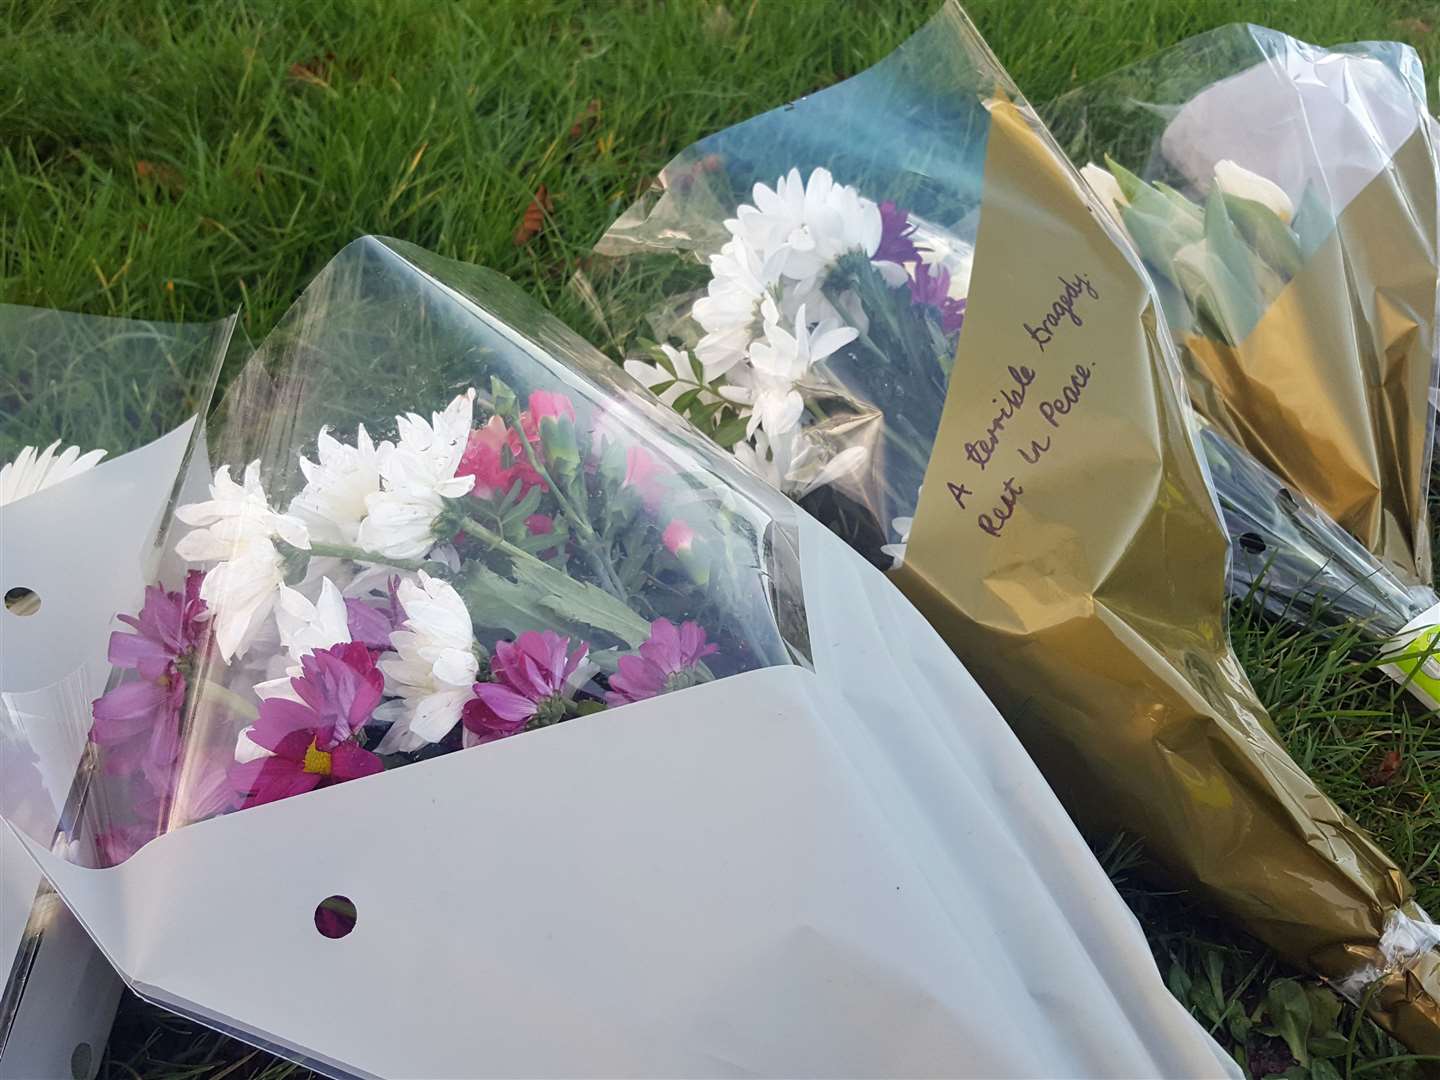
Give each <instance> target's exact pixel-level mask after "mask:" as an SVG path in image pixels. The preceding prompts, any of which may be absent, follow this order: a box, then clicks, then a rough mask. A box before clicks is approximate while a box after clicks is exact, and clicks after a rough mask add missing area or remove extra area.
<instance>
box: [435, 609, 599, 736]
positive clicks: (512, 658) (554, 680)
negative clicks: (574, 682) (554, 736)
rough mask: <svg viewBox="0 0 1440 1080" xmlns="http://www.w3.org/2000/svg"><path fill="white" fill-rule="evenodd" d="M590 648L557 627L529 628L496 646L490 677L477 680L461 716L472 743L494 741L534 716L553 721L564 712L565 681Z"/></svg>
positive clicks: (558, 718) (541, 721)
mask: <svg viewBox="0 0 1440 1080" xmlns="http://www.w3.org/2000/svg"><path fill="white" fill-rule="evenodd" d="M589 652H590V646H589V645H585V644H581V645H580V646H579V647H577V648H576V649H575V650H574V651H573V652H571V651H570V639H569V638H568V637H561V636H560V635H559V634H557V633H555V632H554V631H553V630H546V631H545V632H544V633H538V632H536V631H534V630H527V631H526V632H525V633H523V634H521V635H520V636H519V637H518V638H516V639H515V640H514V641H513V642H510V641H502V642H499V643H498V644H497V645H496V646H495V655H494V657H492V658H491V661H490V677H491V679H492V680H493V681H492V682H482V683H476V684H475V697H474V698H473V699H471V700H470V701H468V702H466V704H465V708H464V710H463V711H462V712H461V714H460V718H461V720H462V722H463V723H464V725H465V730H466V731H467V732H469V734H470V735H471V736H473V743H485V742H493V741H494V740H495V739H503V738H504V737H505V736H507V735H514V734H515V733H516V732H518V731H522V730H524V728H525V725H526V724H528V723H529V722H530V721H531V720H535V719H538V720H539V721H540V723H541V724H553V723H555V722H556V721H557V720H563V719H564V718H565V709H566V703H567V700H568V697H567V693H566V690H567V683H568V682H569V680H570V676H571V675H573V674H575V671H576V669H577V668H579V667H580V664H581V662H582V661H583V660H584V659H585V657H586V655H587V654H588V653H589Z"/></svg>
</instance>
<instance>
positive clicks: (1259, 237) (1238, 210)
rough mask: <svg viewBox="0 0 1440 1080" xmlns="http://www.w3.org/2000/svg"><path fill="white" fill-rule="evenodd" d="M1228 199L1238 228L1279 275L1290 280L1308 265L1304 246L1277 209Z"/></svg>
mask: <svg viewBox="0 0 1440 1080" xmlns="http://www.w3.org/2000/svg"><path fill="white" fill-rule="evenodd" d="M1224 199H1225V209H1226V210H1227V211H1228V212H1229V215H1230V220H1231V221H1232V222H1233V223H1234V225H1235V228H1236V229H1238V230H1239V232H1240V235H1241V236H1243V237H1244V238H1245V239H1246V241H1248V242H1249V244H1250V246H1251V247H1253V248H1254V249H1255V251H1256V253H1257V254H1258V255H1259V256H1260V257H1261V258H1262V259H1264V260H1265V262H1266V263H1268V264H1269V265H1270V266H1271V267H1272V268H1273V269H1274V270H1275V272H1276V273H1278V274H1279V275H1280V276H1281V277H1283V278H1284V279H1285V280H1286V281H1289V280H1290V279H1291V278H1292V277H1294V276H1295V275H1296V274H1298V273H1299V272H1300V267H1301V266H1302V265H1303V264H1304V262H1305V258H1304V256H1303V255H1301V254H1300V245H1299V243H1298V242H1296V240H1295V234H1294V233H1292V232H1291V231H1290V227H1289V226H1288V225H1286V224H1285V223H1284V222H1283V221H1281V220H1280V219H1279V218H1278V217H1276V216H1275V212H1274V211H1273V210H1271V209H1270V208H1269V207H1268V206H1266V205H1264V204H1263V203H1258V202H1256V201H1255V200H1254V199H1242V198H1240V197H1239V196H1238V195H1225V196H1224Z"/></svg>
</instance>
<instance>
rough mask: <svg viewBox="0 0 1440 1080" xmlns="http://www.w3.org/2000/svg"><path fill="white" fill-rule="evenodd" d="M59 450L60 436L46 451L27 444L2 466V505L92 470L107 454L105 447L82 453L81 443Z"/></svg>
mask: <svg viewBox="0 0 1440 1080" xmlns="http://www.w3.org/2000/svg"><path fill="white" fill-rule="evenodd" d="M59 449H60V440H59V439H56V440H55V441H54V442H53V443H51V444H50V445H49V446H47V447H46V448H45V449H44V450H37V449H36V448H35V447H33V446H27V447H24V448H23V449H22V450H21V451H20V454H19V456H17V457H16V458H15V460H14V461H11V462H7V463H6V464H5V465H4V466H3V467H0V506H5V505H7V504H9V503H13V502H15V501H16V500H17V499H23V498H24V497H25V496H26V495H34V494H35V492H37V491H43V490H44V489H45V488H48V487H53V486H54V485H56V484H58V483H60V482H61V481H62V480H69V479H70V478H71V477H72V476H79V475H80V474H81V473H83V472H88V471H90V470H91V469H93V468H94V467H95V466H96V465H97V464H98V463H99V461H100V459H101V458H103V457H104V456H105V451H104V450H91V451H90V452H89V453H87V454H82V453H80V448H79V447H78V446H67V447H66V448H65V449H64V450H63V451H61V452H60V453H58V454H57V453H56V452H55V451H56V450H59Z"/></svg>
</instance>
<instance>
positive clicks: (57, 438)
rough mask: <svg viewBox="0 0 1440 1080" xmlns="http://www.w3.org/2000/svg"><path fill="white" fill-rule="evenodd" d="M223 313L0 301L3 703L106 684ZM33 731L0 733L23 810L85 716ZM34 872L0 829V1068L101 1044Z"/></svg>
mask: <svg viewBox="0 0 1440 1080" xmlns="http://www.w3.org/2000/svg"><path fill="white" fill-rule="evenodd" d="M232 326H233V320H223V321H221V322H217V323H211V324H192V325H172V324H165V323H156V322H141V321H131V320H126V319H115V318H105V317H97V316H89V315H77V314H70V313H65V312H57V311H44V310H38V309H35V308H28V307H15V306H8V305H7V306H0V462H3V464H0V521H3V527H0V576H3V580H0V593H3V594H4V606H3V607H0V639H3V642H4V647H3V648H0V700H4V701H5V702H7V704H6V705H5V706H4V707H3V709H0V715H3V716H4V717H6V718H7V719H8V716H9V713H10V710H11V709H12V708H20V707H23V703H29V704H30V705H34V706H36V707H37V708H38V709H39V711H40V712H42V713H43V712H45V711H46V710H45V706H43V705H41V704H40V702H42V701H45V702H52V701H54V700H57V699H69V700H81V701H83V700H85V699H86V698H87V697H94V696H96V695H98V694H99V693H100V692H101V691H102V690H103V689H104V686H105V680H106V678H107V677H108V675H109V671H110V666H109V664H108V663H107V662H106V657H105V653H106V641H107V638H108V636H109V635H108V623H109V620H110V616H111V615H112V614H113V613H114V612H115V611H116V610H128V609H131V608H132V607H133V606H135V604H136V603H137V602H138V599H139V597H140V594H141V592H142V591H143V589H144V584H145V581H146V580H147V574H148V573H150V572H151V570H152V569H153V565H154V557H153V556H154V548H153V539H154V535H155V530H156V528H157V526H158V524H159V522H160V520H161V518H162V516H163V514H164V511H165V508H166V505H167V503H168V501H169V500H170V499H171V497H172V493H173V492H174V491H175V490H176V488H177V482H178V480H179V479H180V477H181V476H182V475H183V472H184V463H185V460H186V456H187V454H189V453H190V452H191V448H192V444H193V440H194V439H195V438H197V437H198V432H197V429H196V424H195V420H196V417H197V415H198V414H199V413H202V412H203V411H204V410H205V408H206V406H207V405H208V402H209V397H210V390H211V387H212V386H213V385H214V380H215V377H216V374H217V372H218V370H219V367H220V364H221V361H222V359H223V357H224V355H225V352H226V348H227V344H228V342H229V338H230V333H231V329H232ZM102 535H103V537H104V542H103V544H99V545H97V543H96V538H97V536H102ZM47 687H48V688H50V689H51V690H52V691H53V692H52V693H49V694H47V693H45V692H44V689H43V688H47ZM8 726H9V725H8V724H7V723H6V722H4V721H3V720H0V733H4V732H5V731H6V729H7V728H8ZM36 734H37V737H36V738H35V739H33V740H31V741H29V742H27V743H26V744H24V745H14V744H13V743H12V740H11V739H10V738H9V737H0V785H8V784H12V783H14V785H15V786H14V787H13V788H12V789H10V791H9V794H8V796H7V798H10V799H13V800H14V801H15V802H17V803H19V802H22V801H24V802H27V803H28V805H27V806H25V807H23V808H21V813H22V814H24V813H27V812H28V813H29V814H31V816H32V820H36V819H37V818H43V817H44V816H46V815H44V814H40V813H39V811H40V806H39V805H38V804H37V803H36V802H35V801H34V800H32V799H30V798H29V797H28V795H27V793H32V792H33V790H34V789H35V787H37V786H41V784H42V783H48V784H49V785H50V786H51V788H52V789H54V790H60V791H63V790H65V789H66V788H68V786H69V784H70V781H71V779H72V778H73V777H74V775H75V772H76V768H77V765H78V764H79V762H80V761H81V760H82V757H83V755H84V753H85V746H86V743H85V732H84V730H83V729H81V730H76V729H75V728H73V727H66V726H61V727H58V728H54V729H45V728H42V729H41V730H39V731H37V733H36ZM17 776H18V777H20V778H22V779H23V780H24V781H26V782H25V783H21V782H17V779H16V778H17ZM48 817H49V822H48V824H49V825H51V826H52V827H53V824H54V817H55V815H54V813H53V810H52V811H49V812H48ZM39 823H40V824H41V827H42V828H43V827H44V824H45V823H44V822H43V821H40V822H39ZM42 881H43V879H42V878H41V875H40V872H39V870H38V868H36V867H35V866H34V864H33V863H32V862H31V860H30V859H29V858H28V857H27V856H26V854H25V849H24V846H23V845H22V844H21V843H20V841H19V840H18V839H17V838H16V837H15V836H14V835H13V834H12V833H11V832H10V831H9V830H8V829H0V965H3V966H0V973H3V974H0V981H3V986H0V1054H3V1060H0V1073H3V1074H4V1075H6V1076H41V1075H44V1076H56V1075H61V1074H62V1073H64V1074H67V1075H68V1073H69V1072H70V1071H71V1069H72V1063H73V1062H74V1061H75V1060H79V1059H77V1058H75V1057H73V1056H72V1055H73V1054H75V1053H76V1052H77V1046H79V1047H81V1049H88V1048H92V1047H94V1046H98V1045H102V1044H103V1040H104V1037H105V1032H106V1031H107V1030H108V1028H109V1025H110V1019H111V1017H112V1016H113V1014H114V1009H115V1002H116V1000H117V998H118V996H119V991H120V983H119V981H118V980H117V979H116V978H115V976H114V973H113V972H112V971H111V970H110V968H109V965H108V964H106V963H105V962H104V960H103V959H102V958H101V957H100V956H99V955H98V954H97V953H96V952H95V950H94V946H93V945H92V944H91V943H90V940H89V938H88V936H87V935H86V934H85V931H84V930H83V929H81V927H80V926H79V925H78V924H76V923H75V921H74V919H73V918H71V917H70V915H69V913H68V912H67V911H66V909H65V907H64V905H63V903H61V901H60V900H59V898H58V897H56V896H55V895H53V893H50V892H49V890H48V889H46V888H45V887H44V886H43V885H42ZM97 1061H98V1059H97ZM79 1068H81V1069H83V1068H84V1066H83V1065H81V1066H79Z"/></svg>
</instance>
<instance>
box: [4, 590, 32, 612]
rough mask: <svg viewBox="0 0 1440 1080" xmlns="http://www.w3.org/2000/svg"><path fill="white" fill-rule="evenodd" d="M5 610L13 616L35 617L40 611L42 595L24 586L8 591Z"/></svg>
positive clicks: (6, 592)
mask: <svg viewBox="0 0 1440 1080" xmlns="http://www.w3.org/2000/svg"><path fill="white" fill-rule="evenodd" d="M5 610H6V611H8V612H10V614H11V615H34V614H35V613H36V612H37V611H39V610H40V594H39V593H37V592H36V591H35V590H34V589H27V588H26V587H25V586H24V585H16V586H15V587H14V588H13V589H6V590H5Z"/></svg>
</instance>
